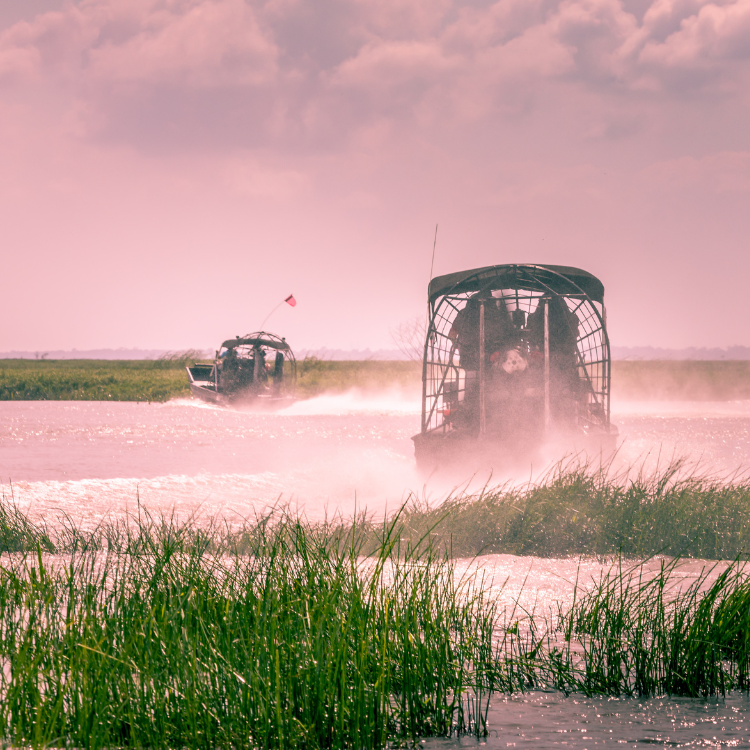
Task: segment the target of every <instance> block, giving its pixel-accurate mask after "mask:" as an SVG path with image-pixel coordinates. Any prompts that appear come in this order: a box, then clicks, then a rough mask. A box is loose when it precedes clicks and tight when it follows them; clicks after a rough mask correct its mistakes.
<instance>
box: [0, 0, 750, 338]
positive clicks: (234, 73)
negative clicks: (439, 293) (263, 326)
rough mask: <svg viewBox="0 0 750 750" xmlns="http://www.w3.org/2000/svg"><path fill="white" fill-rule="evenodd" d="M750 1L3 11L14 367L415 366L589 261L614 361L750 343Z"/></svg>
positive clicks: (7, 273) (114, 5)
mask: <svg viewBox="0 0 750 750" xmlns="http://www.w3.org/2000/svg"><path fill="white" fill-rule="evenodd" d="M749 84H750V0H736V1H735V0H728V1H726V2H724V1H722V0H719V2H701V1H700V0H654V2H650V1H649V0H624V1H622V2H618V1H617V0H564V1H563V2H559V1H556V0H500V1H499V2H492V1H491V0H489V1H485V0H348V1H345V0H267V1H266V2H261V1H260V0H257V1H254V0H247V1H245V0H81V1H80V2H72V1H70V0H68V1H67V2H59V0H3V2H2V3H1V4H0V237H1V242H2V244H1V247H2V254H3V264H2V268H3V282H4V283H3V287H2V293H1V294H0V312H1V313H2V320H3V324H2V327H0V351H7V350H12V349H23V350H32V351H33V350H43V349H66V348H73V347H76V348H79V349H86V348H98V347H121V346H124V347H130V346H133V347H144V348H172V349H178V348H186V347H207V348H209V347H213V346H215V345H217V344H218V343H219V342H220V341H221V340H222V339H223V338H224V337H226V336H230V335H235V334H241V333H246V332H248V331H250V330H253V329H254V328H256V327H257V326H258V325H259V324H260V322H261V321H262V320H263V318H264V317H265V315H266V313H267V312H268V311H269V310H270V309H271V308H272V307H273V306H274V305H275V304H276V303H277V302H278V301H280V300H282V299H283V298H284V297H286V296H287V295H288V294H289V293H294V295H295V297H296V298H297V300H298V302H299V304H298V305H297V307H296V308H294V309H292V308H290V307H288V306H284V307H282V308H281V309H280V310H279V311H278V312H277V313H276V314H275V315H274V317H273V318H272V319H271V321H270V322H269V326H268V327H269V328H271V329H272V330H276V331H277V332H279V333H281V334H283V335H286V336H287V338H288V339H289V340H290V342H291V343H292V345H293V346H296V347H299V348H308V347H318V346H329V347H341V348H353V347H357V348H364V347H368V346H369V347H372V348H379V347H392V346H393V344H392V342H391V338H390V334H389V328H392V327H394V326H395V325H397V324H398V323H400V322H402V321H404V320H407V319H410V318H413V317H414V316H416V315H418V314H420V313H422V312H423V310H424V305H425V298H426V284H427V280H428V276H429V268H430V254H431V251H432V237H433V233H434V229H435V223H436V222H438V223H439V224H440V229H439V234H438V242H437V253H436V258H435V273H436V274H441V273H447V272H450V271H455V270H460V269H464V268H473V267H476V266H483V265H490V264H494V263H509V262H537V263H560V264H567V265H576V266H580V267H582V268H585V269H587V270H589V271H591V272H592V273H594V274H596V275H598V276H599V277H600V278H601V279H602V281H603V282H604V285H605V287H606V289H607V295H606V298H607V306H608V315H609V323H610V336H611V339H612V342H613V343H616V344H619V345H626V346H627V345H654V346H669V347H684V346H728V345H732V344H741V345H750V327H749V326H748V325H747V323H748V303H747V297H748V291H747V287H748V279H749V278H750V252H748V251H749V250H750V248H748V237H749V236H750V231H749V230H750V116H749V115H750V86H749Z"/></svg>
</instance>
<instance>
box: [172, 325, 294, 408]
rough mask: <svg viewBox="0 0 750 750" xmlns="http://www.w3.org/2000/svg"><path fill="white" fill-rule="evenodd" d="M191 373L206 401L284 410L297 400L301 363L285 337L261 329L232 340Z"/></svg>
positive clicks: (194, 387)
mask: <svg viewBox="0 0 750 750" xmlns="http://www.w3.org/2000/svg"><path fill="white" fill-rule="evenodd" d="M187 374H188V378H189V381H190V390H191V391H192V393H193V395H194V396H196V397H197V398H200V399H202V400H203V401H208V402H209V403H212V404H238V403H242V404H248V405H251V406H253V408H258V409H281V408H283V407H284V406H287V405H289V404H290V403H292V402H293V401H294V389H295V385H296V382H297V362H296V360H295V358H294V353H293V352H292V349H291V347H290V346H289V344H287V342H286V340H285V339H283V338H280V337H279V336H277V335H275V334H273V333H267V332H266V331H257V332H255V333H249V334H248V335H247V336H237V337H236V338H234V339H228V340H227V341H225V342H224V343H222V345H221V348H220V349H219V350H218V351H217V352H216V356H215V357H214V360H213V361H212V362H197V363H195V364H194V365H193V366H192V367H188V368H187Z"/></svg>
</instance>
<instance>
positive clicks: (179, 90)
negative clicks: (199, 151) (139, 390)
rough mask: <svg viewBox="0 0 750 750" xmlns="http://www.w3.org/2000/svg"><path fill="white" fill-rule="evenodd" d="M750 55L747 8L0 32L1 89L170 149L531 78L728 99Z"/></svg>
mask: <svg viewBox="0 0 750 750" xmlns="http://www.w3.org/2000/svg"><path fill="white" fill-rule="evenodd" d="M748 58H750V0H717V1H716V2H705V1H704V0H655V1H654V2H653V4H652V5H651V6H650V7H649V8H648V10H647V11H646V12H645V14H643V17H642V18H641V19H640V20H639V19H638V18H637V16H636V15H635V14H634V13H631V12H630V11H629V10H628V6H626V4H625V3H624V2H623V0H497V1H496V2H487V3H484V4H480V5H477V4H473V3H472V4H468V3H466V2H464V0H398V2H397V1H396V0H387V1H385V0H350V1H349V2H344V0H266V1H265V2H263V0H82V1H81V2H79V3H77V4H74V3H69V4H66V5H64V6H63V7H62V8H61V9H60V10H57V11H55V12H49V13H44V14H41V15H39V16H38V17H36V18H35V19H34V20H32V21H29V22H22V23H18V24H15V25H14V26H11V27H10V28H8V29H6V30H4V31H3V32H2V33H1V34H0V81H2V82H4V85H6V86H12V85H13V84H14V83H16V84H21V85H23V86H25V87H28V86H30V85H50V86H57V87H60V86H61V87H62V90H64V91H67V92H69V96H70V105H69V109H70V112H72V113H74V114H69V115H68V120H69V121H74V122H75V123H76V127H75V132H76V133H79V134H84V135H87V136H89V137H103V138H107V137H109V138H115V139H118V140H122V139H124V140H131V141H133V142H136V143H139V144H141V143H145V141H147V140H149V139H152V140H153V139H157V140H160V143H161V144H162V145H163V144H165V143H169V144H172V145H174V146H175V147H180V144H182V145H191V146H195V145H196V144H200V145H204V146H208V145H209V144H214V147H227V146H228V147H233V146H241V147H255V146H262V145H268V144H270V143H274V142H275V143H286V144H287V145H288V144H290V143H293V142H303V143H307V144H310V143H317V144H328V146H327V147H330V144H331V143H332V142H343V141H345V140H346V138H354V139H356V138H357V131H358V130H359V129H371V128H372V124H373V122H380V121H382V120H383V119H384V118H385V119H386V120H388V119H390V120H391V121H393V122H400V123H409V122H410V121H414V122H418V123H419V124H420V125H423V124H425V123H427V124H430V123H442V124H446V123H447V124H450V123H465V122H466V121H467V119H469V120H470V119H472V118H474V119H481V118H486V117H500V116H503V112H504V111H507V107H508V104H507V103H508V102H509V101H510V102H514V101H515V102H523V104H522V105H520V104H519V105H518V107H520V109H521V110H523V109H524V108H527V107H530V106H533V96H532V95H531V94H530V92H531V91H533V90H540V86H539V85H538V84H549V85H551V86H556V85H574V86H577V87H579V88H580V89H581V90H584V91H585V90H591V91H593V92H601V91H602V90H605V91H609V92H611V93H612V94H613V95H616V96H620V97H625V98H627V97H629V96H630V97H638V96H640V95H641V92H642V91H643V90H644V89H646V90H653V91H660V92H662V93H664V94H666V95H668V96H680V95H681V93H682V92H683V91H684V90H685V89H686V88H688V89H695V88H696V87H697V86H702V87H713V88H715V89H716V90H718V91H724V90H726V88H727V85H728V82H732V81H735V80H738V77H741V75H742V74H743V73H744V72H745V70H746V67H747V63H748ZM625 106H627V104H626V105H625ZM518 107H517V108H518Z"/></svg>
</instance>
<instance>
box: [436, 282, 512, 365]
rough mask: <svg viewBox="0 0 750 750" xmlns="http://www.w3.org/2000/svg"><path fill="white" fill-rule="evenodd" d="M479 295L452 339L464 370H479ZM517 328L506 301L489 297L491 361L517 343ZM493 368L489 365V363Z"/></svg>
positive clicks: (461, 312)
mask: <svg viewBox="0 0 750 750" xmlns="http://www.w3.org/2000/svg"><path fill="white" fill-rule="evenodd" d="M481 301H482V300H481V298H480V297H479V295H475V296H473V297H470V298H469V299H468V301H467V302H466V305H465V306H464V308H463V309H462V310H459V312H458V315H456V319H455V320H454V321H453V325H452V326H451V330H450V332H449V334H448V336H449V337H450V338H451V340H452V341H454V342H455V343H456V348H457V349H458V352H459V355H460V363H461V367H462V368H463V369H464V370H469V371H476V370H478V369H479V314H480V307H481ZM514 338H515V336H514V328H513V323H512V322H511V319H510V315H509V314H508V310H507V309H506V307H505V304H504V303H503V301H502V300H499V299H496V298H494V297H489V298H486V299H485V300H484V349H485V356H486V357H487V358H489V357H490V356H491V355H492V354H493V353H494V352H497V351H499V350H500V349H502V348H503V347H504V346H508V345H509V344H510V343H511V342H512V341H513V339H514ZM488 365H489V363H488Z"/></svg>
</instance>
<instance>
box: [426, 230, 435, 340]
mask: <svg viewBox="0 0 750 750" xmlns="http://www.w3.org/2000/svg"><path fill="white" fill-rule="evenodd" d="M437 230H438V225H437V224H435V239H434V240H433V241H432V262H431V263H430V280H429V281H428V282H427V323H426V325H425V332H427V331H429V330H430V283H431V282H432V272H433V270H434V268H435V247H436V246H437Z"/></svg>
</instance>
